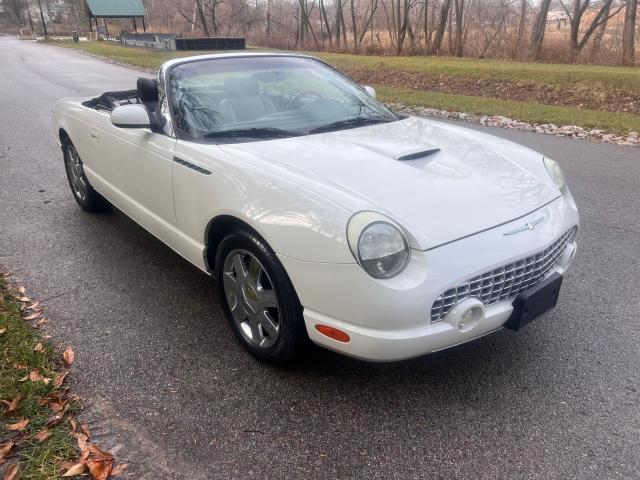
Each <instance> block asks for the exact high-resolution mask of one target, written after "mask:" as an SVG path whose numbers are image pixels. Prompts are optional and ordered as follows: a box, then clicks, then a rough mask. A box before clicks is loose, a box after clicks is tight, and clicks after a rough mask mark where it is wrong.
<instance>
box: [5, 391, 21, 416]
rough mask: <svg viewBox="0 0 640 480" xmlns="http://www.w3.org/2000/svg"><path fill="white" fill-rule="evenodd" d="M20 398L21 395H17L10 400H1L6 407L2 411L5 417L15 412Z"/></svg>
mask: <svg viewBox="0 0 640 480" xmlns="http://www.w3.org/2000/svg"><path fill="white" fill-rule="evenodd" d="M20 400H22V396H21V395H18V396H17V397H15V398H14V399H13V400H11V401H9V400H2V403H4V404H5V405H6V406H7V409H6V410H5V411H4V413H3V415H4V416H5V417H8V416H9V415H13V414H14V413H16V411H17V410H18V404H19V403H20Z"/></svg>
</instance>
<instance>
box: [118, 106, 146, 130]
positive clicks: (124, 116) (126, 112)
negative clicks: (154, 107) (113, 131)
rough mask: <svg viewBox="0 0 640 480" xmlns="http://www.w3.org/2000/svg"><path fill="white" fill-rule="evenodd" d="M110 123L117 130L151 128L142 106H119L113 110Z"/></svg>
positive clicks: (144, 108)
mask: <svg viewBox="0 0 640 480" xmlns="http://www.w3.org/2000/svg"><path fill="white" fill-rule="evenodd" d="M111 123H112V124H113V125H114V126H116V127H119V128H151V119H150V118H149V111H148V110H147V107H145V106H144V105H120V106H119V107H116V108H114V109H113V110H112V112H111Z"/></svg>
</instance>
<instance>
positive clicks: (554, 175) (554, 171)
mask: <svg viewBox="0 0 640 480" xmlns="http://www.w3.org/2000/svg"><path fill="white" fill-rule="evenodd" d="M543 160H544V166H545V168H546V169H547V172H548V173H549V176H550V177H551V179H552V180H553V183H555V184H556V186H557V187H558V188H559V189H560V191H561V192H562V193H564V192H565V190H566V189H567V182H566V181H565V179H564V173H563V171H562V168H560V165H559V164H558V162H556V161H555V160H551V159H550V158H546V157H545V158H544V159H543Z"/></svg>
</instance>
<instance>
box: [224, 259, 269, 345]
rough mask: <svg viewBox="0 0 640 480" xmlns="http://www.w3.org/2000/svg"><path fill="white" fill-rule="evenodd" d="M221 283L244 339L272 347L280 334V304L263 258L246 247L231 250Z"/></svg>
mask: <svg viewBox="0 0 640 480" xmlns="http://www.w3.org/2000/svg"><path fill="white" fill-rule="evenodd" d="M222 283H223V289H224V294H225V296H226V298H227V303H228V305H229V310H230V311H231V316H232V317H233V321H234V322H235V323H236V325H237V326H238V329H239V330H240V332H241V333H242V336H243V337H244V339H245V340H246V341H247V342H248V343H249V344H251V345H252V346H254V347H258V348H264V349H267V348H270V347H272V346H273V345H274V344H275V343H276V341H277V340H278V336H279V335H280V306H279V305H278V298H277V296H276V291H275V290H274V287H273V283H272V282H271V279H270V278H269V275H268V274H267V271H266V270H265V269H264V267H263V266H262V264H261V263H260V261H259V260H258V259H257V258H256V257H255V256H254V255H253V254H251V253H250V252H248V251H247V250H243V249H236V250H232V251H231V252H229V254H228V255H227V258H225V261H224V266H223V275H222Z"/></svg>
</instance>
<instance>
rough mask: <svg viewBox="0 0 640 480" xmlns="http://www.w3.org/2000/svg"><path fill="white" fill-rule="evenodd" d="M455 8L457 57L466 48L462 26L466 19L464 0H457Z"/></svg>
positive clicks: (460, 55)
mask: <svg viewBox="0 0 640 480" xmlns="http://www.w3.org/2000/svg"><path fill="white" fill-rule="evenodd" d="M455 10H456V48H455V55H456V57H462V51H463V49H464V45H463V43H464V42H463V40H462V26H463V20H464V13H463V12H464V0H455Z"/></svg>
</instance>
